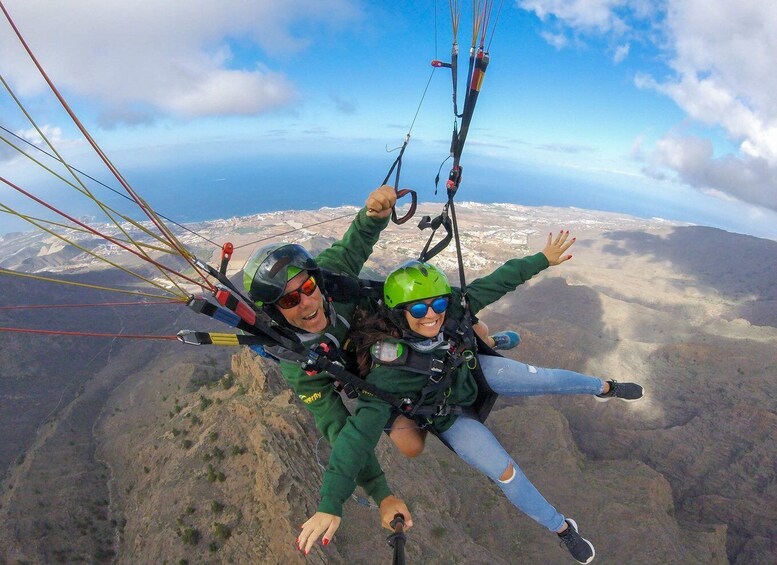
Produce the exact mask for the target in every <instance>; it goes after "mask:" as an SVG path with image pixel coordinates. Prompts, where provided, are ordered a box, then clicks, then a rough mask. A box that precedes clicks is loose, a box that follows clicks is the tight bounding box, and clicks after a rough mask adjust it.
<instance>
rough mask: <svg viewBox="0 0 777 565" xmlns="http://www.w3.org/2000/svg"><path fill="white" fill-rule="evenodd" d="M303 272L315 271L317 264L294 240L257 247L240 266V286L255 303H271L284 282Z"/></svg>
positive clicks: (281, 293) (277, 295)
mask: <svg viewBox="0 0 777 565" xmlns="http://www.w3.org/2000/svg"><path fill="white" fill-rule="evenodd" d="M302 271H311V272H312V274H314V275H315V274H318V272H319V269H318V264H317V263H316V260H315V259H314V258H313V256H312V255H311V254H310V253H308V251H307V249H305V248H304V247H302V246H301V245H297V244H296V243H274V244H272V245H266V246H264V247H260V248H258V249H257V250H256V251H254V252H253V253H252V254H251V256H250V257H249V258H248V261H246V264H245V266H244V267H243V288H245V291H246V293H247V294H248V297H249V298H250V299H251V300H253V301H254V303H255V304H256V305H257V306H262V305H264V304H272V303H273V302H275V301H276V300H278V299H279V298H280V297H281V296H282V295H283V291H284V289H285V288H286V283H287V282H289V281H290V280H291V279H293V278H294V277H295V276H297V275H298V274H299V273H300V272H302Z"/></svg>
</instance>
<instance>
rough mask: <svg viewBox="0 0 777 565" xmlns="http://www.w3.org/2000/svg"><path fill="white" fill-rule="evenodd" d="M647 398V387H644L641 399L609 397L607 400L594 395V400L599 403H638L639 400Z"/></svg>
mask: <svg viewBox="0 0 777 565" xmlns="http://www.w3.org/2000/svg"><path fill="white" fill-rule="evenodd" d="M643 398H645V387H642V396H640V397H639V398H621V397H620V396H607V397H605V398H602V397H601V396H596V395H594V399H595V400H596V401H597V402H607V401H609V400H621V401H623V402H637V401H638V400H642V399H643Z"/></svg>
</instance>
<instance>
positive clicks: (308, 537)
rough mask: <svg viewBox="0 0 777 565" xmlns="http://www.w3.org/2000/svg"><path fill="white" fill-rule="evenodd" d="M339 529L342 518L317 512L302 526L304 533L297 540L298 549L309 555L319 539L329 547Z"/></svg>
mask: <svg viewBox="0 0 777 565" xmlns="http://www.w3.org/2000/svg"><path fill="white" fill-rule="evenodd" d="M339 527H340V516H335V515H334V514H327V513H326V512H316V513H315V514H313V516H311V517H310V519H309V520H308V521H307V522H305V523H304V524H302V532H300V534H299V537H298V538H297V548H298V549H299V550H300V551H304V552H305V555H307V554H308V553H309V552H310V550H311V548H312V547H313V544H314V543H316V540H317V539H318V538H319V537H321V538H322V539H321V543H322V544H323V545H328V544H329V542H330V541H331V540H332V536H334V535H335V532H336V531H337V528H339Z"/></svg>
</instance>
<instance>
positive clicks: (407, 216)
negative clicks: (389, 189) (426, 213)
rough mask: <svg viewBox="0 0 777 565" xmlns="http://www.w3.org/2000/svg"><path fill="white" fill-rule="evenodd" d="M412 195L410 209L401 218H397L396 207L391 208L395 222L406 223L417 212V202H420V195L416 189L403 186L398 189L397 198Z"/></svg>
mask: <svg viewBox="0 0 777 565" xmlns="http://www.w3.org/2000/svg"><path fill="white" fill-rule="evenodd" d="M408 194H409V195H410V200H411V202H410V209H409V210H408V211H407V214H405V215H404V216H402V217H401V218H397V210H396V207H394V208H392V209H391V221H392V222H394V223H395V224H404V223H405V222H406V221H408V220H409V219H410V218H412V217H413V214H415V208H416V204H417V203H418V195H417V194H416V192H415V190H410V189H409V188H403V189H402V190H397V200H399V199H400V198H402V197H403V196H407V195H408Z"/></svg>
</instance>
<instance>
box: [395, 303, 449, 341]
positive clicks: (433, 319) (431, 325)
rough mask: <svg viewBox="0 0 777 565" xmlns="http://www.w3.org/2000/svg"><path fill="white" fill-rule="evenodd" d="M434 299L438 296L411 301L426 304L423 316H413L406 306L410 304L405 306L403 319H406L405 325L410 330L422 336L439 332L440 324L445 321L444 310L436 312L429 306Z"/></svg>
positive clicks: (432, 335)
mask: <svg viewBox="0 0 777 565" xmlns="http://www.w3.org/2000/svg"><path fill="white" fill-rule="evenodd" d="M435 300H439V297H437V298H427V299H426V300H419V301H418V302H414V303H413V304H418V303H422V304H426V305H427V309H426V314H424V316H423V317H421V318H415V317H413V316H412V315H411V314H410V311H409V310H408V308H409V307H410V306H412V304H408V305H406V306H405V320H407V325H408V327H409V328H410V330H411V331H413V332H415V333H417V334H418V335H422V336H424V337H435V336H436V335H437V334H438V333H440V331H441V330H442V324H443V322H444V321H445V311H444V310H443V312H442V313H440V314H438V313H437V312H435V311H434V310H433V309H432V308H431V304H432V302H434V301H435Z"/></svg>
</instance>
